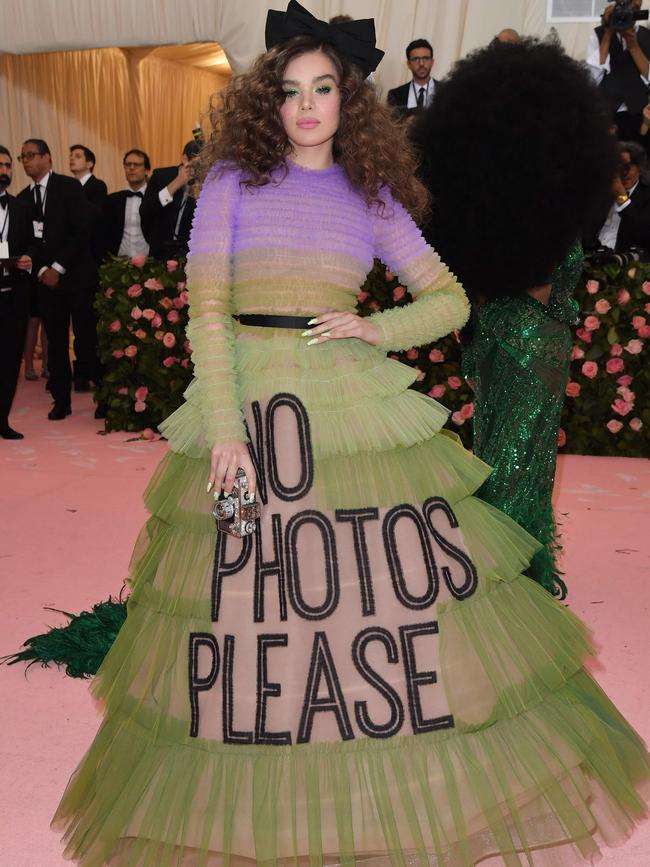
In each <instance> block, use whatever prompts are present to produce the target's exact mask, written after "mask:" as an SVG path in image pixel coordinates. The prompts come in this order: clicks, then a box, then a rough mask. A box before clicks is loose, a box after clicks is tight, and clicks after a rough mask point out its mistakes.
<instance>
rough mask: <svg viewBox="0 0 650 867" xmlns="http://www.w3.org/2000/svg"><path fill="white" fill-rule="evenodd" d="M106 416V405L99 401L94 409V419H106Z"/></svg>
mask: <svg viewBox="0 0 650 867" xmlns="http://www.w3.org/2000/svg"><path fill="white" fill-rule="evenodd" d="M107 415H108V404H107V403H106V401H105V400H100V402H99V403H98V404H97V406H96V407H95V418H106V416H107Z"/></svg>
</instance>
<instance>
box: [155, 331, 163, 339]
mask: <svg viewBox="0 0 650 867" xmlns="http://www.w3.org/2000/svg"><path fill="white" fill-rule="evenodd" d="M164 333H165V332H164V331H156V333H155V334H154V337H155V338H156V340H162V339H163V334H164Z"/></svg>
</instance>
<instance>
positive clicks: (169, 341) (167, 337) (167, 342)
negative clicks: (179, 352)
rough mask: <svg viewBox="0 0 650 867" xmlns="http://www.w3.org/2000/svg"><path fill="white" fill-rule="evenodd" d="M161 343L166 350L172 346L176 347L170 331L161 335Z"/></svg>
mask: <svg viewBox="0 0 650 867" xmlns="http://www.w3.org/2000/svg"><path fill="white" fill-rule="evenodd" d="M162 342H163V343H164V345H165V346H166V347H167V349H171V348H172V346H176V338H175V337H174V335H173V334H172V333H171V331H167V332H166V333H165V334H163V339H162Z"/></svg>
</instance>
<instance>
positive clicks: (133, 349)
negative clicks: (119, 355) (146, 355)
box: [124, 344, 138, 358]
mask: <svg viewBox="0 0 650 867" xmlns="http://www.w3.org/2000/svg"><path fill="white" fill-rule="evenodd" d="M124 354H125V355H126V356H127V358H134V357H135V356H136V355H137V354H138V347H137V346H134V345H133V344H131V345H130V346H127V347H126V349H125V350H124Z"/></svg>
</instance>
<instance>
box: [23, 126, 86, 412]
mask: <svg viewBox="0 0 650 867" xmlns="http://www.w3.org/2000/svg"><path fill="white" fill-rule="evenodd" d="M18 159H19V160H20V161H21V162H22V164H23V168H24V169H25V174H26V175H27V176H28V177H29V178H30V179H31V183H30V185H29V186H28V187H25V189H24V190H22V191H21V193H20V194H19V196H18V198H19V199H21V201H23V202H25V204H26V205H27V207H28V209H29V212H30V219H31V221H32V225H33V230H34V253H33V256H32V259H33V260H34V265H33V269H32V273H33V275H34V277H35V278H36V279H37V281H38V293H39V304H40V308H41V314H42V317H43V323H44V325H45V331H46V333H47V338H48V346H49V356H48V365H49V370H50V391H51V393H52V398H53V399H54V406H53V407H52V409H51V410H50V412H49V413H48V418H49V419H50V420H51V421H59V420H60V419H64V418H65V417H66V416H68V415H70V413H71V411H72V410H71V407H70V393H71V390H72V369H71V367H70V351H69V331H70V321H71V320H72V323H73V328H74V331H75V334H76V336H77V346H78V355H77V360H78V362H79V363H80V365H81V367H82V369H85V370H92V369H93V366H94V364H95V358H96V355H95V341H88V339H87V338H88V335H92V334H94V333H95V329H94V322H95V320H94V312H93V300H94V292H95V285H96V281H97V266H96V264H95V260H94V259H93V255H92V252H91V249H90V232H91V230H92V217H91V213H90V208H89V206H88V202H87V200H86V197H85V196H84V193H83V189H82V187H81V185H80V184H79V182H78V181H76V180H75V179H74V178H68V177H66V176H65V175H59V174H56V173H55V172H53V171H52V157H51V155H50V149H49V148H48V146H47V143H46V142H44V141H43V140H42V139H28V140H27V141H26V142H24V144H23V146H22V148H21V153H20V155H19V157H18Z"/></svg>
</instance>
